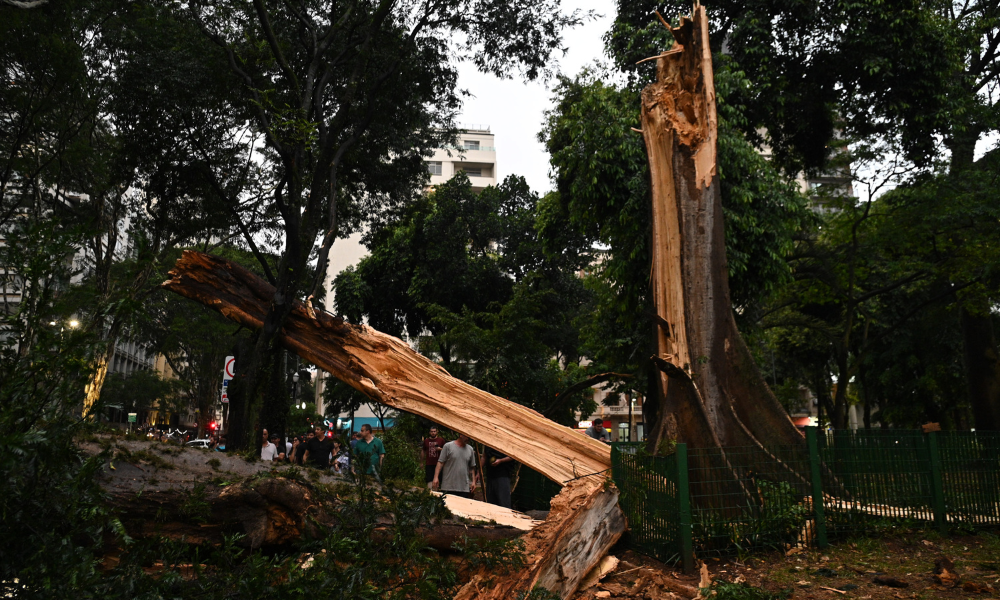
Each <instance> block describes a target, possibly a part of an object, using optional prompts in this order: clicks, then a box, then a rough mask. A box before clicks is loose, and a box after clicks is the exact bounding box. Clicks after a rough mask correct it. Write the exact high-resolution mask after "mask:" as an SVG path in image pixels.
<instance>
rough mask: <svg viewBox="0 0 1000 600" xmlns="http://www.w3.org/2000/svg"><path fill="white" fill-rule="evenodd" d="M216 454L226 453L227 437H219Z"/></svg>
mask: <svg viewBox="0 0 1000 600" xmlns="http://www.w3.org/2000/svg"><path fill="white" fill-rule="evenodd" d="M215 451H216V452H225V451H226V436H224V435H223V436H219V445H218V446H216V447H215Z"/></svg>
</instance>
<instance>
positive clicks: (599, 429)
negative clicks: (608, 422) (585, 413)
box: [584, 419, 609, 442]
mask: <svg viewBox="0 0 1000 600" xmlns="http://www.w3.org/2000/svg"><path fill="white" fill-rule="evenodd" d="M584 433H586V434H587V435H588V436H590V437H592V438H594V439H595V440H601V441H602V442H608V441H609V436H608V430H607V429H605V428H604V421H603V420H600V419H598V420H596V421H594V422H593V423H591V425H590V427H588V428H587V430H586V431H584Z"/></svg>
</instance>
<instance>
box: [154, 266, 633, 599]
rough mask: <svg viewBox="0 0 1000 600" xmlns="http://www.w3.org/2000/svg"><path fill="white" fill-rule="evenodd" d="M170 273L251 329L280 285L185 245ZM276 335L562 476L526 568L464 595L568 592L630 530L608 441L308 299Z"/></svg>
mask: <svg viewBox="0 0 1000 600" xmlns="http://www.w3.org/2000/svg"><path fill="white" fill-rule="evenodd" d="M170 276H171V278H170V279H169V280H167V281H166V282H164V283H163V287H165V288H166V289H168V290H170V291H173V292H176V293H178V294H180V295H182V296H185V297H187V298H190V299H192V300H196V301H198V302H201V303H202V304H205V305H206V306H208V307H210V308H212V309H214V310H216V311H218V312H219V313H220V314H222V315H223V316H225V317H227V318H229V319H232V320H233V321H236V322H237V323H240V324H241V325H245V326H247V327H251V328H254V329H258V328H260V327H261V326H262V324H263V320H264V316H265V315H266V314H267V309H268V306H269V304H270V302H271V299H272V298H273V297H274V292H275V290H274V287H273V286H271V285H270V284H269V283H267V282H266V281H264V280H263V279H261V278H260V277H258V276H257V275H255V274H254V273H252V272H250V271H249V270H247V269H245V268H243V267H241V266H240V265H237V264H235V263H232V262H230V261H227V260H225V259H222V258H220V257H217V256H211V255H208V254H203V253H200V252H193V251H185V252H184V254H183V255H182V256H181V258H180V259H179V260H178V261H177V263H176V264H175V265H174V268H173V270H172V271H170ZM277 339H278V341H279V343H281V344H282V345H283V346H284V347H285V348H287V349H289V350H291V351H292V352H294V353H296V354H298V355H299V356H301V357H302V358H304V359H306V360H308V361H310V362H312V363H313V364H315V365H317V366H318V367H320V368H322V369H324V370H326V371H327V372H329V373H331V374H333V375H334V376H335V377H337V378H338V379H340V380H342V381H344V382H345V383H347V384H348V385H350V386H352V387H353V388H355V389H357V390H358V391H360V392H362V393H363V394H365V395H366V396H368V397H369V398H371V399H372V400H375V401H377V402H380V403H382V404H385V405H387V406H391V407H393V408H397V409H400V410H405V411H407V412H411V413H414V414H417V415H420V416H422V417H425V418H428V419H431V420H432V421H434V422H436V423H440V424H441V425H445V426H447V427H449V428H451V429H454V430H456V431H461V432H462V433H464V434H466V435H468V436H469V437H471V438H472V439H474V440H476V441H478V442H481V443H484V444H486V445H488V446H490V447H492V448H496V449H497V450H499V451H501V452H503V453H504V454H507V455H508V456H511V457H513V458H514V459H515V460H517V461H519V462H521V463H522V464H525V465H527V466H529V467H531V468H532V469H535V470H536V471H538V472H539V473H541V474H542V475H544V476H546V477H548V478H549V479H551V480H553V481H555V482H556V483H559V484H560V485H565V486H566V487H565V488H564V489H563V491H562V492H561V493H560V494H559V495H558V496H556V498H554V499H553V501H552V505H553V510H551V511H550V513H549V516H548V518H547V519H546V520H545V521H544V522H543V523H542V524H541V525H539V526H538V527H536V528H535V529H534V530H532V532H531V533H530V534H528V535H527V536H525V539H526V543H527V545H528V561H529V564H528V567H527V571H528V574H527V575H526V574H525V573H523V572H522V573H512V574H508V575H507V576H505V577H501V578H494V579H492V580H491V581H492V582H493V583H492V585H493V586H494V587H493V588H491V589H490V590H485V591H481V592H480V591H476V588H475V587H472V588H469V587H467V588H466V589H465V590H463V592H462V594H463V595H462V596H461V597H462V598H469V599H471V598H498V597H499V596H495V595H491V594H492V590H495V589H500V588H504V589H522V588H523V585H522V584H524V582H526V581H528V582H530V586H534V585H536V584H537V585H541V586H543V587H546V588H548V589H550V590H552V591H555V592H557V593H558V594H559V595H560V596H561V597H563V598H566V597H568V596H569V595H570V594H571V593H572V592H573V591H574V590H575V589H576V587H577V585H578V584H579V582H580V579H581V578H582V577H583V576H584V575H585V574H586V573H587V572H588V571H589V570H590V569H591V568H592V567H593V566H594V565H595V564H596V563H597V562H598V561H599V560H600V559H601V558H602V557H603V556H604V554H605V553H606V552H607V549H608V548H610V547H611V545H612V544H614V542H615V541H617V540H618V538H619V537H620V536H621V534H622V533H623V532H624V531H625V528H626V524H625V518H624V515H623V514H622V512H621V509H619V508H618V491H617V489H615V487H614V485H610V483H607V484H606V483H605V480H606V478H607V477H609V476H610V469H611V451H610V449H609V448H608V446H607V445H605V444H603V443H601V442H599V441H597V440H594V439H591V438H589V437H587V436H585V435H582V434H580V433H579V432H576V431H573V430H572V429H569V428H568V427H564V426H562V425H559V424H557V423H555V422H553V421H550V420H549V419H547V418H545V417H544V416H542V415H540V414H539V413H537V412H536V411H534V410H531V409H529V408H527V407H524V406H521V405H519V404H515V403H513V402H510V401H509V400H505V399H503V398H499V397H497V396H494V395H492V394H489V393H487V392H484V391H483V390H480V389H478V388H476V387H473V386H471V385H469V384H467V383H465V382H464V381H462V380H460V379H457V378H455V377H452V376H451V375H450V374H448V372H447V371H446V370H445V369H444V368H442V367H441V366H439V365H437V364H435V363H434V362H432V361H431V360H429V359H428V358H426V357H424V356H422V355H420V354H418V353H417V352H414V351H413V350H412V349H411V348H410V347H409V345H407V344H406V343H405V342H403V341H402V340H400V339H398V338H395V337H392V336H389V335H386V334H384V333H381V332H378V331H376V330H374V329H372V328H370V327H367V326H365V325H355V324H351V323H348V322H347V321H345V320H344V319H341V318H338V317H335V316H333V315H330V314H327V313H323V312H321V313H316V312H315V311H314V310H313V309H312V308H311V307H309V306H306V305H305V304H303V303H302V302H298V301H296V302H295V303H294V306H293V308H292V311H291V313H290V315H289V316H288V318H287V319H286V321H285V323H284V326H283V327H282V329H281V331H280V332H279V333H278V336H277ZM568 483H569V484H570V485H566V484H568ZM556 507H559V508H558V509H556ZM598 523H600V524H602V525H601V527H602V529H601V531H602V535H600V536H596V535H595V533H594V531H595V528H596V526H597V524H598Z"/></svg>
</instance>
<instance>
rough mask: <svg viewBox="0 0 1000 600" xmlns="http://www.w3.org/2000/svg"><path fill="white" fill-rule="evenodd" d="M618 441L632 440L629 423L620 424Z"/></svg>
mask: <svg viewBox="0 0 1000 600" xmlns="http://www.w3.org/2000/svg"><path fill="white" fill-rule="evenodd" d="M618 441H619V442H631V441H632V440H630V439H629V435H628V423H619V424H618Z"/></svg>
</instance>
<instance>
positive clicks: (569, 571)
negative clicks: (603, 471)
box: [455, 477, 625, 600]
mask: <svg viewBox="0 0 1000 600" xmlns="http://www.w3.org/2000/svg"><path fill="white" fill-rule="evenodd" d="M594 479H595V478H593V477H590V478H586V479H580V480H577V481H574V482H572V483H569V484H568V485H566V486H565V487H564V488H563V491H562V492H561V493H560V494H559V495H558V496H556V497H555V498H553V499H552V503H551V510H550V511H549V516H548V518H547V519H545V521H544V522H543V523H542V524H540V525H538V526H537V527H535V528H534V529H532V530H531V532H530V533H528V534H527V535H525V536H524V537H523V538H521V539H523V540H524V541H525V545H526V549H527V556H528V565H527V567H526V568H525V569H523V570H521V571H519V572H517V573H509V574H497V573H491V572H482V573H479V574H477V575H475V576H474V577H473V578H472V580H471V581H470V582H469V583H468V584H466V585H465V587H463V588H462V590H461V591H460V592H459V593H458V595H457V596H455V600H473V599H475V600H507V599H509V598H517V597H519V595H520V594H522V593H527V592H530V591H531V590H532V589H533V588H534V587H535V586H541V587H544V588H546V589H548V590H550V591H553V592H555V593H556V594H558V595H559V597H560V598H568V597H569V596H570V595H572V594H573V592H575V591H576V589H577V587H578V586H579V585H580V581H581V580H582V579H583V577H584V576H585V575H586V574H587V573H588V572H590V570H591V569H592V568H593V567H594V565H596V564H597V563H598V562H599V561H600V560H601V558H603V557H604V556H605V555H606V554H607V552H608V549H610V548H611V546H613V545H614V544H615V542H617V541H618V539H619V538H620V537H621V534H622V532H623V531H624V530H625V517H624V515H622V512H621V510H620V509H619V508H618V490H617V489H616V488H615V487H614V486H613V485H605V483H604V481H603V480H602V479H600V478H598V479H599V480H598V481H594Z"/></svg>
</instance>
